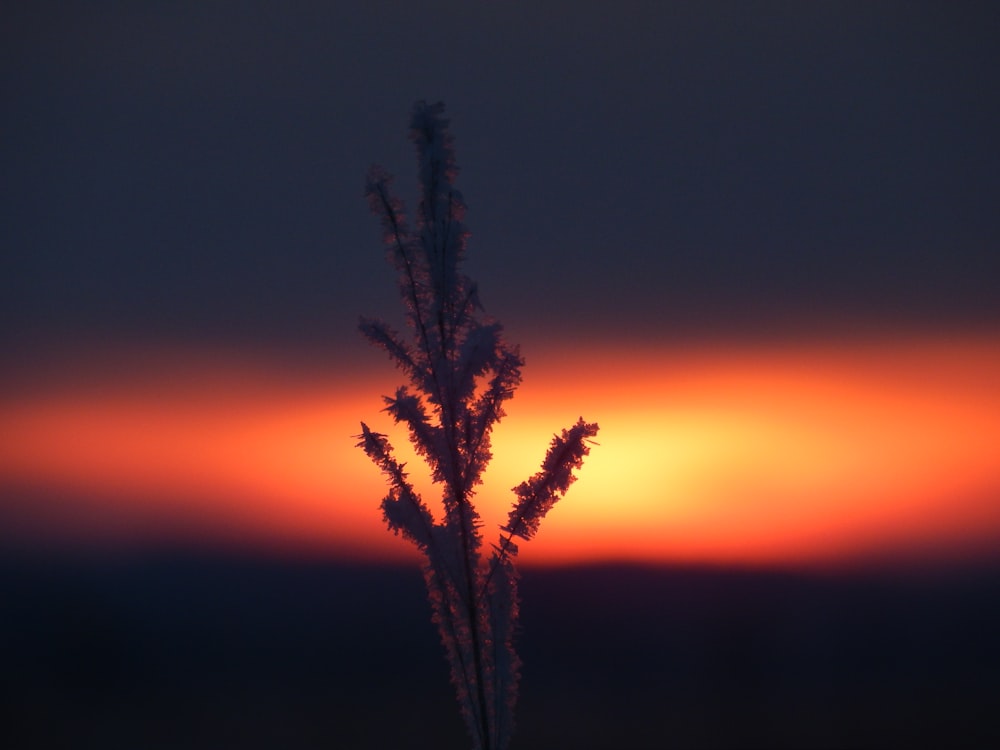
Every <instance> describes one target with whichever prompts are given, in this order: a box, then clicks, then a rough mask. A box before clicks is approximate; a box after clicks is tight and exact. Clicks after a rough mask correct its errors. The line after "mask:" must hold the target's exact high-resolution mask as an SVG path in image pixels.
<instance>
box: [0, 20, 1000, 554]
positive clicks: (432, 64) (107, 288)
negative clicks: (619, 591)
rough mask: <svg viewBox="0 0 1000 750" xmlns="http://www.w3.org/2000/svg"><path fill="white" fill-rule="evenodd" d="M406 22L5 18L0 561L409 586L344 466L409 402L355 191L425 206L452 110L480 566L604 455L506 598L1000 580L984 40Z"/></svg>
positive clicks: (991, 24) (696, 26)
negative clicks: (525, 489)
mask: <svg viewBox="0 0 1000 750" xmlns="http://www.w3.org/2000/svg"><path fill="white" fill-rule="evenodd" d="M338 5H343V6H352V7H350V8H346V7H344V8H341V7H332V6H338ZM355 5H357V6H358V7H353V6H355ZM361 6H363V7H361ZM417 6H418V4H399V3H380V2H371V3H364V4H361V3H358V4H353V3H352V4H347V3H344V4H336V3H334V4H329V5H327V4H320V3H316V4H313V3H301V4H296V3H293V4H291V5H290V6H289V5H282V6H281V9H280V10H279V9H278V8H277V6H273V7H271V6H266V4H263V3H261V4H257V3H245V4H239V5H237V4H232V5H230V4H225V3H221V4H201V3H190V4H176V5H175V4H151V3H150V4H147V3H141V4H134V5H128V4H126V5H121V4H100V3H98V4H94V5H90V4H88V5H86V6H78V5H72V4H68V3H67V4H62V3H52V4H45V3H40V4H34V3H33V4H30V7H27V6H25V7H22V8H19V9H17V10H5V11H3V19H2V20H3V23H0V49H2V50H3V52H2V53H0V85H2V91H3V96H4V100H5V105H6V106H5V120H6V122H5V126H4V138H3V141H4V145H3V149H4V165H3V168H2V173H0V179H2V183H0V184H2V189H3V200H2V205H0V212H2V213H0V219H2V221H0V244H2V246H3V273H2V275H0V304H2V314H0V339H2V341H3V344H4V348H5V352H6V354H5V356H4V357H3V364H2V365H0V546H2V547H5V548H11V549H18V550H25V549H33V550H51V551H53V552H58V551H59V550H62V549H77V548H80V547H83V548H101V547H106V546H110V547H112V548H131V547H142V546H143V545H150V544H170V545H175V544H176V545H192V546H197V547H209V548H219V549H230V548H236V549H250V550H262V551H272V552H273V551H279V552H281V553H283V554H305V555H310V556H312V555H327V556H331V557H334V558H336V559H365V560H394V559H399V558H401V557H407V556H409V555H411V554H412V553H411V550H410V549H409V548H408V546H407V545H406V544H405V543H404V542H403V541H402V540H400V539H398V538H394V537H393V536H392V535H391V534H389V533H387V532H386V531H385V529H384V527H383V525H382V522H381V519H380V517H379V511H378V501H379V500H380V498H381V497H382V494H383V486H382V484H381V479H380V477H379V475H378V472H377V470H375V469H374V468H373V467H372V466H371V465H370V464H369V463H368V462H367V461H366V459H365V458H364V456H363V455H362V454H361V452H360V451H358V450H357V449H356V448H355V447H354V442H355V440H354V438H353V436H354V435H356V434H357V432H358V431H359V422H360V420H362V419H363V420H365V421H366V422H368V423H369V424H371V425H372V427H373V428H375V429H380V430H381V431H386V432H389V431H391V429H392V428H391V425H390V424H388V420H387V418H386V416H385V415H384V414H381V413H380V412H379V409H380V407H381V401H380V397H381V396H382V395H383V394H386V393H389V392H391V391H392V390H393V389H394V387H395V386H396V385H397V384H398V383H399V374H398V373H396V372H394V371H393V370H392V367H391V365H390V363H389V362H388V361H387V360H386V359H385V358H384V357H382V356H381V355H380V354H379V353H377V352H373V351H370V350H369V349H368V348H367V347H366V345H365V344H364V342H363V341H362V340H361V338H360V336H359V335H357V334H356V332H355V327H356V324H357V319H358V316H359V315H360V314H368V315H382V316H385V317H387V318H388V319H389V320H390V321H392V322H394V323H395V322H396V321H398V320H399V319H400V312H399V310H398V309H397V307H398V305H397V304H396V299H395V289H394V282H393V278H392V273H391V271H390V270H389V269H388V267H387V266H386V265H385V263H384V253H383V250H382V249H381V247H380V245H379V229H378V224H377V220H376V219H375V218H374V217H372V216H370V215H369V213H368V211H367V206H366V204H365V200H364V197H363V192H362V189H363V183H364V176H365V172H366V169H367V167H368V165H369V164H370V163H372V162H378V163H381V164H383V165H384V166H385V167H386V168H387V169H389V170H390V171H391V172H393V173H395V174H396V175H397V177H398V181H397V191H398V192H399V193H400V194H401V196H402V197H403V198H404V199H406V200H407V203H408V205H412V204H413V203H414V197H413V196H414V194H415V177H414V175H415V168H414V157H413V154H412V148H411V145H410V144H409V142H408V140H407V137H406V126H407V122H408V113H409V111H410V108H411V106H412V103H413V101H414V100H416V99H427V100H432V101H433V100H438V99H441V100H444V101H445V102H446V103H447V106H448V114H449V116H450V117H451V120H452V130H453V133H454V134H455V138H456V149H457V156H458V161H459V164H460V166H461V168H462V171H461V173H460V176H459V180H458V183H459V186H460V187H461V188H462V190H463V192H464V194H465V198H466V201H467V203H468V204H469V213H468V216H467V223H468V225H469V227H470V228H471V230H472V238H471V241H470V258H469V262H468V265H467V270H468V273H469V274H470V275H471V276H472V277H473V278H475V279H476V280H478V282H479V285H480V289H481V296H482V299H483V302H484V304H485V307H486V309H487V311H488V312H489V313H491V314H493V315H495V316H496V317H497V318H499V319H500V320H501V321H502V322H503V323H505V324H506V328H507V333H508V337H509V338H510V339H511V340H512V341H514V342H517V343H520V344H521V347H522V353H523V354H524V356H525V358H526V360H527V367H526V368H525V371H524V385H523V386H522V388H521V390H520V391H519V392H518V394H517V395H516V396H515V398H514V400H513V402H512V403H511V406H510V408H509V409H508V417H507V419H506V420H505V421H504V422H502V423H501V425H500V427H499V428H498V431H497V434H496V436H495V453H496V459H495V462H494V464H493V466H492V467H491V469H490V471H489V472H488V473H487V475H486V485H485V486H484V488H483V490H482V493H481V497H480V503H481V508H482V510H483V515H484V518H485V520H486V522H487V525H486V528H487V529H491V528H495V527H496V524H497V523H499V522H500V520H501V519H502V518H503V517H504V515H505V513H506V509H507V507H508V504H509V502H510V498H511V495H510V492H509V490H510V488H511V487H513V486H514V485H515V484H517V483H519V482H520V481H522V480H523V479H525V478H527V476H529V475H530V474H531V473H533V472H534V471H536V470H537V466H538V463H539V461H540V460H541V458H542V456H543V455H544V452H545V448H546V446H547V443H548V441H549V440H550V439H551V436H552V434H553V433H554V432H556V431H558V430H559V429H561V428H563V427H566V426H569V425H570V424H571V423H573V422H574V421H575V420H576V419H577V417H579V416H580V415H583V416H584V417H585V418H586V419H588V420H592V421H597V422H599V423H600V425H601V433H600V435H599V437H598V443H599V445H596V446H594V448H593V451H592V454H591V456H590V457H589V459H588V461H587V463H586V464H585V466H584V468H583V470H582V472H581V474H580V480H579V482H578V483H577V484H576V485H574V486H573V488H572V489H571V490H570V494H569V496H568V497H567V498H566V500H564V501H563V502H561V503H560V504H559V505H558V506H557V507H556V509H555V510H554V511H553V512H552V514H551V517H550V518H547V519H546V522H545V524H544V525H543V527H542V531H541V532H540V534H539V536H538V538H537V539H536V540H534V541H533V542H532V543H531V544H530V545H529V544H526V545H525V546H524V550H523V559H524V560H525V562H528V563H538V564H548V563H557V562H580V561H593V560H621V559H628V560H643V561H672V562H675V561H681V562H707V563H734V562H735V563H741V564H772V563H777V564H812V563H827V562H834V563H846V564H850V563H852V562H864V561H872V560H876V561H877V560H882V559H903V560H908V561H918V560H931V561H936V560H967V559H972V560H980V559H983V558H984V557H986V556H990V555H993V556H995V553H994V552H993V550H995V549H996V548H997V545H998V543H1000V452H998V449H997V446H998V445H1000V284H998V279H1000V252H998V243H1000V213H998V212H997V210H996V209H997V206H998V205H1000V202H998V201H1000V186H998V178H997V175H1000V153H998V145H997V143H998V142H997V138H996V133H998V132H1000V104H998V99H997V97H996V94H995V92H996V91H997V90H998V89H1000V80H998V77H1000V64H998V63H1000V60H998V59H997V56H998V53H997V48H996V44H995V40H996V38H997V33H998V32H1000V28H998V26H997V21H996V17H995V14H993V13H991V12H990V9H989V8H987V6H985V5H984V6H982V7H981V8H980V6H975V5H972V4H970V5H968V6H962V7H961V8H958V6H946V5H942V6H940V7H934V6H930V7H928V6H924V5H918V6H913V5H912V4H892V3H889V4H867V3H866V4H861V3H858V4H850V5H847V4H822V5H816V4H792V3H755V4H744V3H709V4H700V3H699V4H686V3H685V4H677V5H676V6H672V5H671V4H663V3H641V2H625V3H618V4H616V6H615V7H616V12H615V14H614V15H610V14H609V13H608V11H607V5H606V4H601V3H570V2H545V3H509V4H477V3H457V2H439V3H433V4H431V7H430V8H422V9H421V10H417ZM396 442H397V444H398V445H400V446H401V445H402V444H405V438H402V437H398V438H397V441H396ZM417 466H418V462H417V461H416V460H414V461H412V462H411V467H412V468H413V472H414V475H415V476H419V470H418V469H417ZM418 483H419V482H418ZM421 486H423V487H424V489H425V490H426V493H427V499H428V500H430V501H433V500H434V498H435V496H434V493H433V488H431V487H428V486H427V485H426V483H424V484H423V485H421ZM492 533H493V532H489V533H487V539H489V538H490V536H491V535H492Z"/></svg>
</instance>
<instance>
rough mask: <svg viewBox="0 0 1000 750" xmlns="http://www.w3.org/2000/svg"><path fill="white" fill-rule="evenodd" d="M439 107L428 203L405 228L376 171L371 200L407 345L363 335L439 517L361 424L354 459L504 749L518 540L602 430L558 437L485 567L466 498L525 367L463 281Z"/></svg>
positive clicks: (379, 326) (377, 332)
mask: <svg viewBox="0 0 1000 750" xmlns="http://www.w3.org/2000/svg"><path fill="white" fill-rule="evenodd" d="M443 113H444V106H443V105H442V104H440V103H438V104H434V105H427V104H425V103H424V102H418V103H417V104H416V106H415V107H414V110H413V118H412V121H411V124H410V137H411V138H412V140H413V141H414V143H415V144H416V146H417V154H418V158H419V181H420V186H421V200H420V205H419V208H418V210H417V216H416V226H415V228H413V229H410V228H409V227H408V226H407V224H406V220H405V217H404V214H403V209H402V205H401V204H400V202H399V201H398V200H396V198H395V197H393V195H392V193H391V192H390V183H391V180H392V178H391V177H390V175H388V174H387V173H386V172H385V171H384V170H382V169H381V168H379V167H373V168H372V169H371V171H370V173H369V176H368V183H367V187H366V195H367V197H368V200H369V203H370V205H371V208H372V211H373V212H374V213H376V214H378V215H379V216H380V217H381V219H382V227H383V230H384V239H385V242H386V244H387V245H388V247H389V257H390V259H391V261H392V264H393V265H394V266H395V268H396V271H397V272H398V274H399V290H400V296H401V297H402V300H403V304H404V306H405V308H406V317H407V321H408V323H409V326H410V328H411V329H412V330H411V334H412V336H411V337H407V338H404V337H403V336H401V335H400V334H399V333H398V332H396V331H394V330H392V329H391V328H390V327H389V326H387V325H386V324H385V323H383V322H381V321H377V320H371V319H367V318H362V320H361V331H362V332H363V333H364V335H365V336H366V337H367V338H368V339H369V340H370V341H371V342H372V343H373V344H375V345H377V346H379V347H381V348H383V349H385V350H386V352H388V354H389V356H390V357H391V358H392V359H393V360H394V361H395V363H396V365H397V366H398V367H399V368H400V369H402V370H403V372H404V373H405V374H406V376H407V377H408V379H409V385H402V386H400V387H399V388H398V389H397V390H396V393H395V395H393V396H389V397H385V402H386V408H385V411H387V412H389V414H390V415H392V417H393V419H394V420H395V422H396V423H397V424H398V423H400V422H403V423H405V424H406V426H407V428H408V429H409V436H410V441H411V442H412V443H413V445H414V447H415V449H416V451H417V453H418V454H419V455H420V456H421V457H422V458H423V459H424V460H425V461H426V463H427V465H428V467H429V469H430V474H431V477H432V479H433V481H434V482H435V483H436V484H438V485H440V487H441V492H442V500H443V516H442V517H441V519H440V520H435V519H434V516H433V515H432V514H431V511H430V509H429V508H428V506H427V505H426V503H425V502H424V501H423V499H422V498H421V497H420V496H419V495H418V494H417V492H416V491H415V490H414V487H413V485H412V484H411V483H410V481H409V480H408V478H407V473H406V471H405V470H404V464H402V463H400V462H399V461H397V459H396V458H395V457H394V456H393V451H392V447H391V446H390V445H389V442H388V440H387V439H386V436H385V435H383V434H380V433H377V432H373V431H372V430H370V429H369V428H368V425H366V424H364V423H363V422H362V424H361V435H359V436H358V437H359V439H360V442H359V443H358V447H360V448H363V449H364V451H365V453H367V454H368V456H369V457H370V458H371V459H372V461H374V462H375V464H376V465H377V466H378V467H379V468H380V469H381V470H382V473H383V474H385V476H386V481H387V483H388V485H389V494H388V495H387V496H386V497H385V499H383V500H382V511H383V513H384V515H385V521H386V523H387V524H388V526H389V528H390V529H391V530H393V531H394V532H396V533H397V534H400V533H401V534H402V535H403V536H404V537H406V538H407V539H409V540H410V541H411V542H413V543H414V544H415V545H416V546H417V547H418V548H419V549H420V551H421V552H422V553H423V555H424V562H423V572H424V579H425V581H426V584H427V589H428V593H429V596H430V601H431V605H432V608H433V613H434V621H435V623H436V624H437V626H438V629H439V631H440V634H441V640H442V641H443V642H444V646H445V650H446V652H447V656H448V660H449V662H450V663H451V676H452V682H453V683H454V685H455V688H456V690H457V693H458V699H459V703H460V705H461V708H462V714H463V716H464V718H465V722H466V725H467V726H468V729H469V732H470V734H471V735H472V739H473V743H474V747H475V748H476V750H503V748H506V747H507V746H508V743H509V740H510V735H511V730H512V714H513V707H514V703H515V700H516V697H517V681H518V677H519V664H520V663H519V660H518V657H517V654H516V652H515V650H514V647H513V636H514V627H515V623H516V622H517V615H518V595H517V574H516V572H515V569H514V564H513V560H514V557H515V556H516V555H517V544H516V543H515V541H514V539H515V537H519V538H521V539H530V538H531V537H532V536H534V534H535V532H536V531H537V529H538V524H539V522H540V521H541V519H542V517H543V516H544V515H545V514H546V513H547V512H548V510H549V509H550V508H551V507H552V505H553V504H554V503H555V502H556V501H557V500H558V499H559V498H560V497H562V496H563V494H564V493H565V492H566V490H567V488H568V487H569V485H570V484H571V483H572V482H573V480H574V478H575V477H574V475H573V472H574V470H575V469H577V468H579V467H580V465H581V464H582V462H583V458H584V456H586V455H587V454H588V453H589V451H590V447H589V444H590V439H591V438H593V437H594V436H595V435H596V434H597V425H596V424H590V423H587V422H584V421H583V419H582V418H581V419H580V420H579V421H578V422H577V423H576V424H575V425H573V426H572V427H570V428H569V429H566V430H563V431H562V433H561V434H560V435H556V436H554V438H553V440H552V443H551V445H550V447H549V450H548V453H547V454H546V456H545V460H544V461H543V462H542V467H541V471H539V472H538V473H537V474H535V475H534V476H533V477H531V478H530V479H528V480H527V481H525V482H523V483H522V484H520V485H519V486H517V487H515V488H514V494H515V495H516V499H515V501H514V505H513V508H512V509H511V511H510V515H509V516H508V519H507V523H506V524H505V525H504V526H502V527H501V528H500V533H499V535H498V537H497V541H496V543H495V544H493V545H492V548H491V550H490V552H489V555H488V558H487V557H486V556H485V555H484V554H483V550H482V546H483V539H482V533H481V527H482V524H481V522H480V521H479V514H478V513H477V512H476V509H475V507H474V506H473V503H472V500H473V496H474V494H475V489H476V486H477V485H479V484H480V483H481V481H482V479H481V477H482V474H483V470H484V469H485V468H486V465H487V463H488V462H489V460H490V458H491V457H492V454H491V452H490V434H491V431H492V429H493V426H494V425H495V424H496V423H497V422H498V421H499V420H500V419H501V418H502V417H503V416H504V411H503V404H504V402H505V401H506V400H507V399H509V398H510V397H511V396H512V395H513V393H514V389H515V388H516V387H517V386H518V384H519V383H520V381H521V367H522V366H523V364H524V361H523V360H522V359H521V356H520V354H519V352H518V349H517V347H516V346H511V345H508V344H507V343H506V342H504V340H503V338H502V336H501V334H502V327H501V325H500V324H499V323H498V322H496V321H495V320H492V319H489V318H487V317H486V316H485V315H484V314H483V312H482V307H481V305H480V304H479V298H478V294H477V291H476V285H475V283H474V282H472V281H471V280H470V279H469V278H468V277H467V276H465V275H464V274H463V273H462V272H461V270H460V269H461V264H462V260H463V257H464V255H465V245H466V239H467V237H468V232H467V231H466V229H465V226H464V225H463V223H462V218H463V215H464V213H465V204H464V203H463V201H462V196H461V193H459V192H458V191H457V190H456V189H455V188H454V187H453V180H454V177H455V174H456V171H457V168H456V165H455V160H454V151H453V147H452V138H451V135H450V134H449V132H448V129H447V125H448V121H447V120H445V119H444V118H443Z"/></svg>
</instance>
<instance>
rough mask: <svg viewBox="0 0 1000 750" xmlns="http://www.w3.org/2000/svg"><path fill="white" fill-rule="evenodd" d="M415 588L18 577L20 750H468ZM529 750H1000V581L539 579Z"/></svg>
mask: <svg viewBox="0 0 1000 750" xmlns="http://www.w3.org/2000/svg"><path fill="white" fill-rule="evenodd" d="M422 586H423V584H422V581H421V580H420V576H419V573H418V571H417V570H416V569H415V568H412V569H411V568H377V567H345V566H343V565H335V564H320V563H303V562H299V563H293V562H287V561H285V562H275V561H264V560H250V559H232V558H230V559H221V558H212V557H206V556H195V555H162V554H158V555H152V554H150V555H144V556H136V555H132V556H131V557H128V558H127V559H126V558H124V557H121V556H119V557H118V558H116V559H104V560H102V561H97V560H95V559H93V558H89V559H87V560H83V559H77V560H74V561H73V562H72V563H71V562H69V561H63V562H60V563H55V562H52V561H48V562H44V563H41V562H37V561H35V562H32V563H27V562H25V561H24V560H23V559H22V560H19V561H14V560H11V559H10V558H9V557H8V558H7V559H6V560H5V561H4V562H3V563H2V564H0V597H2V599H0V659H2V675H3V676H2V691H3V695H2V696H0V698H2V702H0V711H2V714H3V715H2V716H0V746H2V747H4V748H7V749H8V750H20V749H22V748H58V747H66V748H101V749H102V750H105V749H106V750H110V749H112V748H146V749H149V750H155V749H157V748H184V749H187V750H197V749H200V748H205V749H208V748H212V749H216V748H238V749H240V750H243V749H247V750H249V749H251V748H281V749H283V750H296V749H298V748H303V749H304V748H344V749H348V750H349V749H353V748H358V749H361V748H366V749H367V748H372V749H375V748H378V749H379V750H383V749H389V748H391V749H393V750H404V749H405V748H435V749H437V748H445V749H447V748H456V749H459V750H462V749H465V748H468V747H469V743H468V742H467V741H466V738H465V734H464V729H463V727H462V725H461V722H460V719H459V715H458V710H457V707H456V704H455V701H454V699H453V697H452V695H451V688H450V685H449V684H448V678H447V669H446V666H445V663H444V659H443V657H442V651H441V648H440V645H439V643H438V641H437V636H436V634H435V632H434V630H433V627H432V625H431V623H430V620H429V614H428V605H427V603H426V601H425V598H424V593H423V588H422ZM522 595H523V605H522V625H523V635H522V638H521V641H520V644H521V649H520V650H521V653H522V656H523V658H524V670H523V680H522V687H521V700H520V706H519V711H518V731H517V734H516V736H515V740H514V743H513V745H512V750H531V749H532V748H553V749H554V750H560V749H561V748H567V749H570V748H572V749H577V750H586V749H587V748H661V747H662V748H694V747H699V748H700V747H711V748H759V747H783V748H875V747H900V748H909V747H942V748H944V747H949V748H956V747H977V748H982V747H989V746H992V747H1000V638H998V634H1000V573H998V572H997V571H995V570H993V571H987V572H984V571H975V572H970V571H968V570H965V571H950V572H947V573H939V574H937V575H933V576H932V575H928V574H924V575H920V576H917V575H911V576H903V575H899V574H893V575H890V574H887V573H880V574H868V575H863V576H862V575H858V574H854V575H840V576H831V575H812V574H804V573H803V574H790V573H761V572H756V573H752V572H736V571H721V570H704V569H653V568H642V567H627V566H606V567H588V568H579V569H564V570H538V569H528V570H526V571H525V572H524V574H523V580H522Z"/></svg>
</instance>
